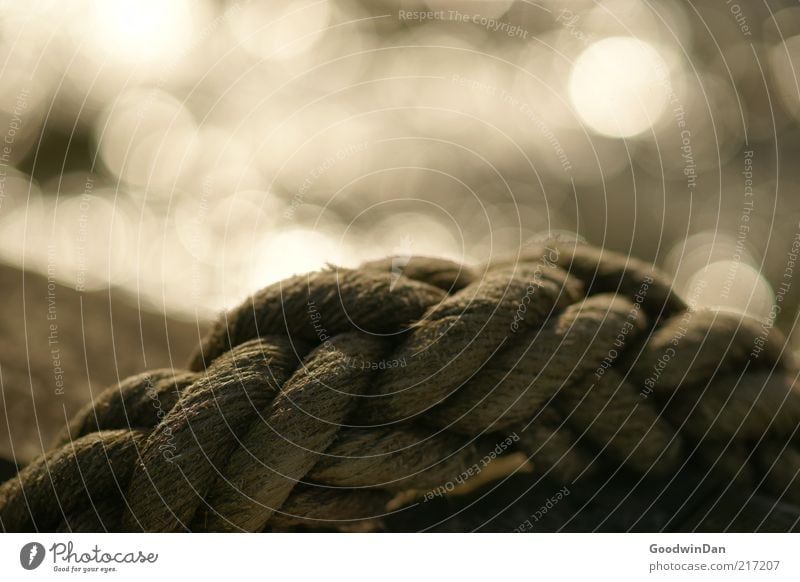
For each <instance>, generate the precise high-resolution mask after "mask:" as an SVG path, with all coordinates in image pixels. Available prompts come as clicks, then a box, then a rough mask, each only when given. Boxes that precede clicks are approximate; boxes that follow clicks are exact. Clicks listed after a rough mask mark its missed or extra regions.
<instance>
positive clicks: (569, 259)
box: [0, 241, 800, 531]
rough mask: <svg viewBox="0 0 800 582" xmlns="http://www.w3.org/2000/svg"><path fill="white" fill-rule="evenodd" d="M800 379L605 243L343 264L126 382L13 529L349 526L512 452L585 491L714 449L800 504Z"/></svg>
mask: <svg viewBox="0 0 800 582" xmlns="http://www.w3.org/2000/svg"><path fill="white" fill-rule="evenodd" d="M796 377H797V376H796V366H795V364H794V362H793V361H792V357H791V355H790V354H789V353H787V352H785V351H784V341H783V338H782V337H781V336H780V334H779V333H778V332H777V331H776V330H774V329H771V327H769V326H766V325H762V324H761V322H756V321H754V320H750V319H747V318H743V317H742V316H741V315H736V314H731V313H726V312H719V311H711V310H691V309H689V308H688V307H687V306H686V305H685V304H684V303H683V302H682V301H681V300H680V299H679V298H678V297H677V296H675V295H674V294H673V292H672V291H671V288H670V284H669V282H668V281H667V280H666V279H665V278H664V277H663V275H661V274H660V273H659V272H657V271H656V270H654V268H653V267H652V266H651V265H649V264H645V263H642V262H639V261H636V260H634V259H630V258H627V257H623V256H621V255H616V254H614V253H610V252H608V251H604V250H600V249H596V248H592V247H589V246H583V245H577V246H576V245H575V244H574V243H565V242H558V241H553V242H550V243H546V244H542V245H541V246H537V247H535V248H530V249H528V250H526V252H524V253H522V254H521V255H520V256H517V257H512V258H510V259H508V260H506V261H499V262H495V263H491V264H488V265H485V266H483V267H481V268H477V269H472V268H468V267H464V266H462V265H458V264H455V263H452V262H450V261H446V260H439V259H427V258H412V259H402V260H398V259H386V260H382V261H376V262H372V263H368V264H365V265H362V267H360V268H358V269H354V270H353V269H341V268H337V269H333V268H332V269H329V270H326V271H323V272H318V273H313V274H310V275H304V276H297V277H294V278H291V279H288V280H286V281H283V282H281V283H278V284H275V285H272V286H270V287H267V288H266V289H264V290H262V291H261V292H259V293H258V294H256V295H255V296H253V297H252V298H250V299H249V300H247V301H246V302H244V303H243V304H242V305H241V306H239V307H238V308H237V309H234V310H232V311H231V312H229V313H227V314H226V315H225V316H224V317H222V318H221V319H220V320H219V322H218V323H217V325H216V326H215V327H214V329H213V330H212V331H211V332H210V333H209V334H208V336H207V337H206V338H205V339H204V341H203V343H202V346H201V347H200V349H199V350H198V352H197V354H196V356H195V357H194V358H193V360H192V361H191V363H190V366H189V370H187V371H172V370H157V371H153V372H149V373H146V374H142V375H139V376H135V377H132V378H129V379H127V380H125V381H123V382H122V383H120V384H119V385H118V386H114V387H112V388H110V389H108V390H107V391H105V392H104V393H103V394H102V396H101V397H100V398H99V399H97V400H96V401H95V402H94V403H93V405H92V406H89V407H87V408H86V409H85V410H84V411H83V412H82V413H81V414H79V415H78V416H77V417H76V418H74V419H73V420H72V422H71V425H70V427H69V430H68V432H67V434H64V435H63V437H62V438H61V442H60V443H59V446H58V447H56V448H54V449H53V450H52V451H51V452H49V453H48V454H46V455H45V456H43V457H41V458H39V459H37V460H36V461H34V462H33V463H31V464H30V465H29V466H28V467H26V468H25V469H23V470H22V471H21V472H20V473H19V474H18V475H17V476H16V477H14V478H12V479H11V480H9V481H7V482H6V483H4V484H3V485H2V486H0V524H1V525H2V528H3V529H4V530H6V531H26V530H51V531H52V530H71V531H97V530H110V531H140V530H144V531H184V530H192V531H240V530H244V531H261V530H265V529H283V528H287V527H291V526H294V525H297V524H305V525H310V526H312V527H313V526H318V525H325V526H327V527H331V526H335V527H348V526H352V524H354V523H359V522H364V521H369V520H370V519H373V518H377V517H380V516H381V515H383V514H385V512H386V510H387V504H388V503H389V501H390V500H391V499H392V498H396V497H397V496H398V494H406V495H408V493H409V492H417V493H420V492H425V491H430V490H434V489H436V488H441V487H443V486H444V485H446V484H452V483H453V481H454V479H459V477H460V476H463V475H469V476H475V475H476V474H477V473H478V472H480V471H481V469H482V468H484V467H485V466H486V460H487V459H493V458H494V457H495V456H498V455H499V456H503V455H508V454H509V453H511V452H515V453H517V454H519V453H520V452H521V453H524V455H525V458H528V459H530V461H531V462H532V463H533V465H534V466H535V467H536V468H537V470H539V471H541V472H543V473H545V472H549V473H551V474H553V475H557V476H558V478H560V479H563V480H564V482H565V483H567V482H572V481H573V480H575V479H577V478H579V477H583V476H584V475H591V474H593V473H595V474H596V473H607V472H612V471H614V470H617V469H618V468H619V467H620V466H624V467H626V468H628V469H631V470H633V471H636V472H638V473H641V474H655V475H664V476H667V475H669V474H670V473H674V472H675V471H676V470H677V469H678V468H679V467H680V466H681V465H682V464H683V463H685V462H686V459H688V458H689V457H692V458H694V459H701V460H702V461H703V462H705V463H706V464H707V466H708V467H709V469H710V470H714V471H720V472H721V473H720V474H721V475H722V476H724V477H725V478H727V479H731V480H733V479H735V480H738V481H740V482H741V483H742V484H745V485H747V486H748V487H751V488H752V489H763V490H765V491H767V492H769V493H770V494H772V495H773V496H775V497H779V498H782V499H784V500H787V501H790V502H795V503H800V486H799V485H798V471H800V437H798V435H797V429H798V425H800V392H799V391H798V389H797V388H796V384H795V379H796ZM512 437H513V438H512ZM508 443H511V444H510V446H507V445H508ZM498 444H501V445H502V446H500V448H499V452H498ZM492 451H494V453H493V452H492ZM448 490H449V488H448ZM412 495H413V494H412ZM389 507H391V505H389Z"/></svg>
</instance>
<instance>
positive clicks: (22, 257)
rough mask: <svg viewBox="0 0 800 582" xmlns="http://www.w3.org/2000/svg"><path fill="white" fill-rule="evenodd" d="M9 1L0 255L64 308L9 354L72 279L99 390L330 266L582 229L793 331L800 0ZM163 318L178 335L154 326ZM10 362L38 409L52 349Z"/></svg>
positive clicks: (8, 290)
mask: <svg viewBox="0 0 800 582" xmlns="http://www.w3.org/2000/svg"><path fill="white" fill-rule="evenodd" d="M0 6H1V8H0V54H1V55H2V56H1V57H0V61H1V62H2V69H0V77H1V78H2V83H1V84H0V134H2V135H3V140H4V141H3V144H2V145H0V260H2V261H3V262H4V263H6V264H7V265H8V266H9V268H13V269H24V270H26V271H29V272H32V273H38V276H39V277H40V279H36V281H37V282H36V285H38V287H35V288H36V289H38V291H36V292H35V293H34V296H32V297H34V299H35V300H32V301H33V302H32V303H30V304H29V305H28V307H27V309H28V311H27V312H25V316H26V317H27V318H28V321H34V320H35V319H36V318H39V319H41V325H42V326H43V327H42V328H41V329H38V328H36V327H35V326H33V325H32V326H31V327H30V328H26V323H25V321H26V320H25V319H22V318H21V317H20V316H21V315H22V313H21V312H19V311H18V307H19V305H21V303H20V302H19V301H16V302H14V301H10V300H9V301H8V303H7V305H8V308H7V310H6V312H4V314H3V320H2V321H0V324H2V325H3V326H4V327H5V328H6V329H5V331H4V336H3V341H4V342H6V343H7V344H9V345H11V344H14V345H15V346H16V347H15V348H14V349H15V350H17V351H16V352H15V351H13V350H10V351H8V352H6V353H15V354H16V353H21V352H19V350H20V349H21V348H20V346H21V345H23V344H24V343H25V342H26V338H27V337H28V336H29V335H30V334H32V333H33V334H39V335H40V336H41V335H42V334H45V335H46V332H47V330H48V328H47V325H48V324H49V322H48V320H47V313H48V312H47V309H48V303H47V297H48V295H47V289H48V288H49V285H50V284H58V285H60V287H59V288H63V289H64V291H62V292H61V295H60V296H59V302H61V301H62V299H61V297H67V296H71V295H70V293H72V294H73V295H74V297H73V298H72V299H63V302H64V303H63V307H61V306H60V307H59V311H58V313H59V315H58V317H60V318H61V317H62V315H61V314H62V313H63V314H64V315H63V318H65V319H66V318H68V317H72V316H73V315H75V313H76V312H75V311H74V310H75V309H77V310H78V311H77V314H79V315H75V317H77V319H76V320H75V321H70V322H64V323H60V324H59V325H60V328H59V329H60V330H62V333H64V334H66V333H69V334H70V337H69V338H67V337H64V338H62V342H63V343H64V344H66V343H69V344H70V345H77V346H78V347H80V346H81V345H83V344H82V343H81V342H85V343H86V345H88V346H89V348H91V346H98V348H97V350H99V351H91V349H89V348H87V349H86V351H80V350H79V351H78V356H76V358H75V360H74V361H75V362H76V363H74V364H73V369H74V367H75V366H78V367H80V363H81V359H82V358H83V359H87V361H88V358H89V357H94V358H97V359H99V360H101V361H103V362H106V364H107V365H108V366H109V367H108V369H106V370H105V371H104V372H103V373H102V374H101V375H100V376H99V377H98V383H100V384H102V383H103V382H107V383H110V382H113V381H115V380H116V378H115V376H117V375H118V376H119V377H123V376H125V375H127V374H129V373H132V372H135V371H138V370H140V369H144V367H145V365H146V366H147V367H151V368H152V367H158V366H161V365H172V364H173V363H174V364H175V365H181V364H182V362H183V360H181V359H179V358H176V359H173V358H172V357H171V354H169V352H168V350H169V348H168V347H167V344H168V343H169V341H168V339H169V337H168V336H169V334H170V333H173V332H174V333H176V334H178V335H179V336H180V338H178V339H176V340H175V341H178V342H179V343H178V345H179V346H181V347H180V348H179V349H177V350H176V351H177V352H181V354H180V355H181V357H183V356H184V355H185V354H187V353H188V352H189V350H190V349H191V345H193V343H194V342H195V341H196V336H197V329H198V326H197V325H195V322H196V321H199V322H201V327H202V325H203V323H202V322H205V321H206V320H207V318H209V317H210V316H211V315H212V314H214V313H216V312H217V311H218V310H220V309H222V308H224V307H228V306H231V305H232V304H235V303H236V302H237V301H239V300H240V299H241V298H243V297H244V296H246V295H247V294H248V293H251V292H253V291H254V290H256V289H258V288H259V287H261V286H263V285H265V284H267V283H270V282H273V281H276V280H280V279H282V278H284V277H286V276H288V275H291V274H293V273H298V272H305V271H308V270H312V269H315V268H318V267H321V266H322V265H324V264H325V263H326V262H333V263H337V264H341V265H348V266H349V265H356V264H359V263H360V262H362V261H364V260H368V259H373V258H376V257H379V256H384V255H388V254H399V255H411V254H430V255H437V256H445V257H450V258H454V259H457V260H460V261H466V262H473V261H483V260H488V259H491V258H494V257H497V256H498V255H505V254H509V253H510V254H514V253H516V252H518V251H519V249H520V248H521V247H524V246H525V244H526V243H528V242H529V241H531V240H533V239H537V238H541V237H545V236H552V235H564V234H568V235H570V236H574V235H577V236H579V237H582V238H585V239H586V240H588V241H589V242H591V243H593V244H596V245H601V246H604V247H605V248H609V249H613V250H617V251H623V252H626V253H628V254H630V255H632V256H636V257H639V258H643V259H647V260H651V261H655V262H656V263H658V264H659V265H660V266H662V267H663V268H664V269H665V270H666V271H667V272H669V273H670V274H671V275H672V276H673V277H674V279H675V285H676V288H677V290H678V291H679V292H680V293H681V294H682V295H683V296H684V297H685V298H686V299H687V300H688V301H689V303H690V304H691V305H694V306H718V307H724V308H727V309H733V310H737V311H740V312H742V313H747V314H749V315H752V316H754V317H757V318H760V319H762V320H764V322H765V324H766V325H776V326H779V327H781V328H782V329H783V330H784V331H786V332H787V333H789V334H790V335H791V334H792V332H793V330H794V318H795V313H796V311H797V304H798V293H799V290H798V288H797V287H798V286H797V285H793V284H792V277H793V272H794V260H795V256H794V255H795V253H796V252H797V251H798V250H800V239H798V238H797V237H798V236H800V197H798V196H797V195H796V194H795V188H796V184H797V183H798V182H799V181H800V167H798V165H797V164H795V163H794V156H796V155H797V152H798V151H800V132H799V131H798V123H797V121H798V118H799V117H800V82H799V81H798V76H797V73H796V70H795V67H794V63H795V62H798V63H800V7H799V6H797V4H796V2H789V1H788V0H787V1H784V2H777V1H775V2H761V3H751V2H744V1H743V0H738V2H737V1H735V0H731V1H727V0H709V1H700V2H691V3H689V2H683V1H678V0H661V1H659V2H640V1H634V0H609V1H596V0H591V1H582V0H575V1H570V2H556V1H553V0H543V1H540V2H527V1H523V0H516V1H514V0H493V1H469V0H424V1H422V0H420V1H397V2H391V1H388V0H380V1H371V2H366V1H364V2H357V1H354V0H336V1H333V0H332V1H326V0H323V1H316V0H313V1H312V0H300V1H293V0H286V1H284V2H280V3H272V2H267V3H265V2H221V1H212V0H191V1H190V0H175V1H172V2H166V3H165V2H160V1H158V0H137V1H134V0H108V1H103V2H89V1H76V2H70V3H60V2H56V1H55V0H40V1H29V2H2V3H0ZM22 280H23V279H22V278H21V276H20V277H17V276H16V275H13V276H12V275H8V276H5V275H4V276H3V280H2V281H3V282H2V284H3V293H4V299H6V298H10V297H14V296H17V295H19V294H20V293H22V291H21V290H22ZM109 290H113V295H114V298H115V301H117V300H118V301H119V305H120V307H118V309H124V308H128V309H131V310H133V311H132V313H133V315H131V314H128V315H126V316H125V317H121V318H119V319H118V320H114V324H113V327H114V333H117V334H123V335H127V339H122V338H119V339H118V340H115V341H119V342H129V343H128V344H125V345H128V347H126V348H125V349H124V350H116V352H122V351H124V352H128V353H129V356H130V358H131V359H130V361H122V360H121V361H115V357H114V356H113V354H114V353H115V351H114V350H113V349H112V348H111V347H110V346H109V341H110V340H109V338H110V337H111V336H110V335H109V333H111V332H110V329H111V324H110V323H109V324H108V325H106V324H98V326H99V327H90V328H87V327H85V326H84V325H83V324H82V323H81V322H82V321H86V320H87V319H86V317H87V316H86V314H83V316H80V313H81V311H80V309H81V304H80V298H81V297H90V296H91V297H94V298H96V299H97V298H100V299H102V300H103V301H106V298H108V297H110V291H109ZM108 301H110V299H108ZM70 302H72V303H70ZM101 304H102V303H101ZM60 305H61V303H60ZM76 305H77V308H76V307H75V306H76ZM102 305H105V304H102ZM115 305H116V304H115ZM14 306H16V307H14ZM31 310H33V311H31ZM108 310H109V308H108V306H107V305H106V306H105V307H104V308H103V309H101V312H102V313H104V314H105V316H108V315H109V313H110V311H108ZM107 311H108V313H107ZM112 311H113V310H112ZM143 312H144V313H146V315H145V316H138V315H135V314H138V313H143ZM150 312H152V314H151V313H150ZM68 314H69V315H68ZM153 314H167V315H153ZM151 316H152V317H153V318H156V319H155V320H153V321H152V322H150V324H149V327H148V326H144V327H145V328H147V329H156V330H157V332H158V333H157V334H156V335H157V336H158V338H160V339H159V340H158V341H162V342H163V343H158V341H155V340H153V343H151V341H150V340H149V339H148V340H147V341H142V337H141V335H142V332H141V329H142V323H141V322H137V317H145V319H146V318H149V317H151ZM15 317H16V319H15ZM81 317H82V319H81ZM92 317H94V316H92ZM172 317H175V318H179V319H183V320H187V321H189V322H190V323H187V324H183V323H180V322H179V321H177V320H173V319H171V318H172ZM98 321H100V320H98ZM103 321H105V320H103ZM109 321H110V320H109ZM76 322H77V323H76ZM181 326H184V327H181ZM100 327H102V328H103V331H96V330H97V329H100ZM106 328H108V329H106ZM64 330H68V331H64ZM154 333H155V332H154ZM26 334H27V335H26ZM115 337H116V336H115ZM152 337H156V336H152ZM39 341H41V338H40V340H39ZM791 341H792V342H794V343H796V342H795V339H794V338H792V340H791ZM73 342H74V343H73ZM794 343H793V345H794ZM156 346H162V347H156ZM41 350H42V352H41V353H40V354H38V355H36V356H35V357H34V358H33V359H32V360H31V362H32V363H31V364H30V365H31V366H33V367H36V368H37V370H38V369H39V364H36V365H34V364H35V362H36V361H38V360H36V358H38V359H39V360H43V362H40V364H41V369H44V370H45V371H44V372H41V373H43V374H45V375H46V378H47V379H46V380H44V383H45V384H48V385H49V384H51V383H52V381H53V379H52V378H51V376H52V370H51V368H52V361H51V359H49V358H51V355H50V352H49V351H46V349H45V348H41ZM103 350H105V351H103ZM148 350H152V351H154V352H155V354H154V355H153V356H148V357H146V358H145V357H143V354H146V353H148ZM165 350H167V351H165ZM31 353H33V352H31ZM87 354H93V355H91V356H89V355H87ZM7 360H8V362H10V361H11V360H9V359H8V358H7V357H5V358H4V360H3V362H2V364H3V369H2V371H3V378H4V390H5V391H6V392H5V394H6V400H5V403H4V406H5V408H6V414H9V411H11V413H12V414H13V411H14V409H13V407H10V405H9V402H11V400H10V396H9V394H10V392H8V390H9V386H11V385H12V378H21V380H19V383H18V384H17V386H18V388H17V390H21V391H22V392H23V393H24V394H25V396H24V397H25V398H30V395H29V394H28V393H29V392H30V390H29V386H30V384H29V383H26V382H25V381H24V380H25V375H26V374H27V369H28V368H27V366H28V364H25V365H23V364H22V363H20V361H19V360H17V364H15V366H16V369H13V368H12V364H11V363H8V362H7ZM123 360H124V359H123ZM25 362H28V359H26V360H25ZM20 366H21V367H20ZM83 367H84V368H85V367H86V366H83ZM109 370H110V372H111V373H109ZM38 373H40V372H38V371H37V372H36V374H38ZM33 376H35V374H32V376H31V378H33ZM73 378H74V376H73ZM85 380H86V378H83V377H81V379H79V380H76V381H75V384H73V385H80V386H83V384H82V383H85ZM31 382H33V380H31ZM101 387H102V385H100V386H98V388H101ZM94 389H95V386H94V384H93V385H92V386H91V389H90V390H84V389H83V388H81V389H80V390H79V392H78V393H79V394H80V395H82V396H81V397H80V398H79V397H76V400H77V401H79V400H81V398H83V400H85V399H88V395H89V394H90V392H91V390H94ZM48 390H51V388H48ZM76 390H77V389H76ZM48 394H49V393H48ZM21 398H22V396H21ZM54 414H56V415H57V416H59V417H60V416H63V411H62V410H61V409H60V408H58V409H57V410H56V413H54ZM39 424H40V428H41V425H43V421H42V419H39ZM33 430H34V431H35V430H36V429H35V428H34V429H33ZM44 445H45V446H46V445H47V443H44ZM39 446H40V445H39V443H36V445H35V446H34V447H33V448H34V449H37V448H39ZM27 452H28V451H27V449H26V453H27ZM25 456H27V454H26V455H25Z"/></svg>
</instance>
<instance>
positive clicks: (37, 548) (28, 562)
mask: <svg viewBox="0 0 800 582" xmlns="http://www.w3.org/2000/svg"><path fill="white" fill-rule="evenodd" d="M43 561H44V546H43V545H42V544H40V543H39V542H28V543H27V544H25V545H24V546H22V549H21V550H20V551H19V563H20V564H22V567H23V568H25V569H26V570H35V569H36V568H38V567H39V566H41V565H42V562H43Z"/></svg>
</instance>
